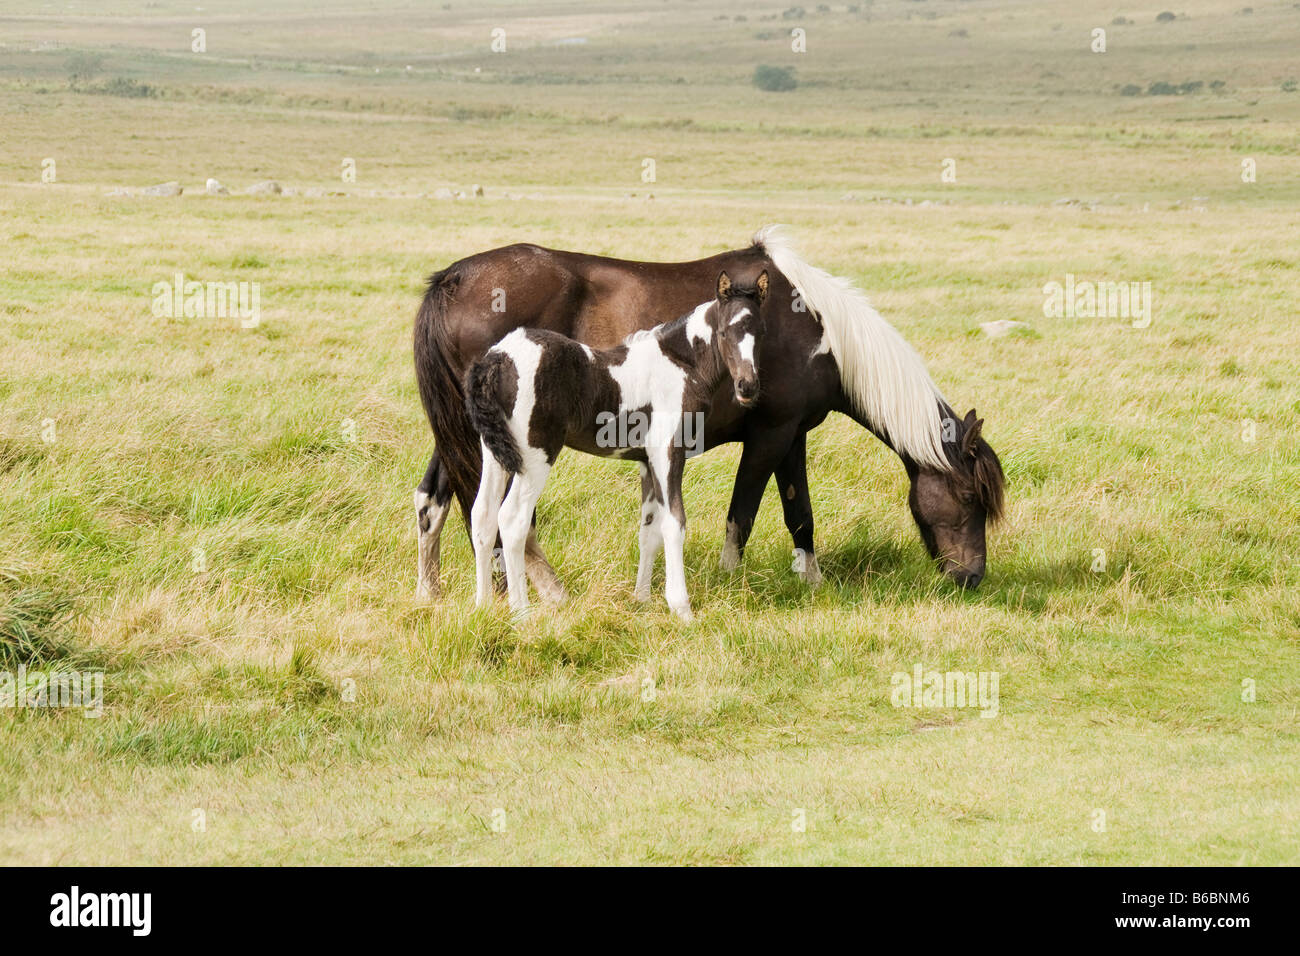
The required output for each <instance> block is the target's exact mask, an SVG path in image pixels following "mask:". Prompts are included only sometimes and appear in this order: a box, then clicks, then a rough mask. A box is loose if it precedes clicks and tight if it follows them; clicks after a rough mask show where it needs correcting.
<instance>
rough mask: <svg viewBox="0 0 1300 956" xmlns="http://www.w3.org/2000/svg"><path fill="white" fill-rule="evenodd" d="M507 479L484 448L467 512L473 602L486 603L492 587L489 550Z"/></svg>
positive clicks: (495, 537)
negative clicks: (472, 546) (480, 467)
mask: <svg viewBox="0 0 1300 956" xmlns="http://www.w3.org/2000/svg"><path fill="white" fill-rule="evenodd" d="M508 480H509V476H508V475H507V474H506V470H505V468H503V467H502V466H501V463H500V462H499V461H497V460H496V459H495V458H494V457H492V453H491V452H489V451H488V450H487V447H486V446H485V447H484V448H483V474H482V477H481V478H480V479H479V485H478V497H476V498H475V499H474V507H473V508H472V509H470V539H471V540H472V541H473V542H474V603H475V604H477V605H479V606H482V605H484V604H487V603H488V601H489V600H490V596H491V595H492V594H493V593H494V590H493V587H492V550H493V548H494V546H495V545H496V542H497V526H498V524H499V516H500V512H501V496H502V495H503V494H505V490H506V482H507V481H508Z"/></svg>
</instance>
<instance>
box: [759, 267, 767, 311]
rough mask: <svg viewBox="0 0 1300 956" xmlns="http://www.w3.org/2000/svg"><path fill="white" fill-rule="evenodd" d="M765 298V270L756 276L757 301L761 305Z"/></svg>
mask: <svg viewBox="0 0 1300 956" xmlns="http://www.w3.org/2000/svg"><path fill="white" fill-rule="evenodd" d="M766 298H767V270H766V269H764V270H763V271H762V272H760V273H759V274H758V301H759V303H760V304H761V303H762V302H763V300H765V299H766Z"/></svg>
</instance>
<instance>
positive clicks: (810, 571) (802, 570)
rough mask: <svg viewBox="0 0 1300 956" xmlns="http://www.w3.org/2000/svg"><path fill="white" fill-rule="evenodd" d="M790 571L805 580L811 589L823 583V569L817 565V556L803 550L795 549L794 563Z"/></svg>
mask: <svg viewBox="0 0 1300 956" xmlns="http://www.w3.org/2000/svg"><path fill="white" fill-rule="evenodd" d="M790 570H791V571H793V572H794V573H795V574H797V575H799V577H801V578H803V580H804V582H805V583H806V584H807V585H808V586H809V587H810V588H815V587H817V585H819V584H821V583H822V569H821V567H819V566H818V564H817V555H815V554H810V553H809V552H807V551H805V550H803V549H802V548H795V549H794V563H793V564H791V565H790Z"/></svg>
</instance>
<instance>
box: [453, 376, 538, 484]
mask: <svg viewBox="0 0 1300 956" xmlns="http://www.w3.org/2000/svg"><path fill="white" fill-rule="evenodd" d="M507 365H509V366H510V370H511V371H512V372H513V371H514V362H513V361H512V360H511V358H510V356H508V355H505V354H504V353H502V352H488V354H487V355H485V356H483V357H482V358H481V359H479V360H478V361H477V362H475V363H474V364H473V366H471V367H470V370H469V376H468V379H467V383H466V384H467V389H466V391H467V393H468V394H466V396H465V410H466V411H467V412H468V413H469V420H470V421H471V422H472V423H473V425H474V429H475V430H476V431H477V432H478V433H479V437H480V438H482V439H483V444H485V445H487V448H488V451H490V452H492V457H493V458H495V459H496V460H497V461H498V462H500V463H501V467H502V468H504V469H505V470H506V473H507V474H510V475H517V474H519V472H521V471H523V467H524V460H523V456H521V455H520V454H519V446H518V445H517V444H516V443H515V436H514V435H513V434H511V432H510V423H509V422H508V421H507V420H506V410H505V405H504V404H503V402H502V397H501V373H502V371H503V370H504V369H505V367H506V366H507ZM515 377H516V379H517V378H518V375H517V374H516V376H515ZM512 404H513V399H512Z"/></svg>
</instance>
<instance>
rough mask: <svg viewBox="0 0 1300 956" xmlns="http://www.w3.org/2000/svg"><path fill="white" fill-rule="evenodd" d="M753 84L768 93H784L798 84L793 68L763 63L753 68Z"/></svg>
mask: <svg viewBox="0 0 1300 956" xmlns="http://www.w3.org/2000/svg"><path fill="white" fill-rule="evenodd" d="M754 85H755V86H756V87H758V88H759V89H760V90H766V91H767V92H769V93H786V92H789V91H790V90H793V89H794V88H795V87H796V86H798V85H799V84H798V82H797V81H796V80H795V78H794V68H793V67H788V66H768V65H767V64H763V65H761V66H758V67H755V69H754Z"/></svg>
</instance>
